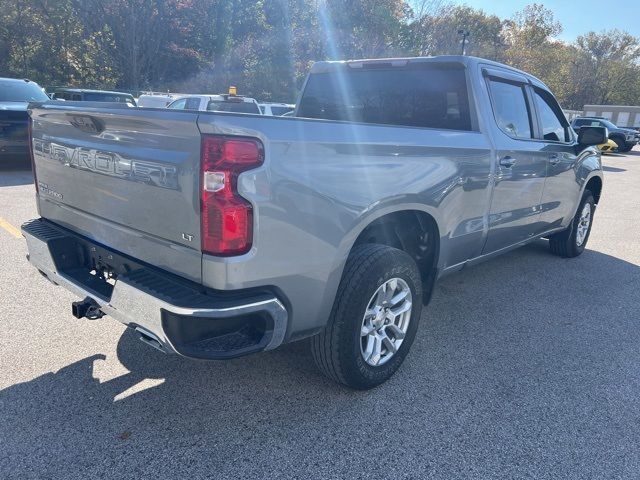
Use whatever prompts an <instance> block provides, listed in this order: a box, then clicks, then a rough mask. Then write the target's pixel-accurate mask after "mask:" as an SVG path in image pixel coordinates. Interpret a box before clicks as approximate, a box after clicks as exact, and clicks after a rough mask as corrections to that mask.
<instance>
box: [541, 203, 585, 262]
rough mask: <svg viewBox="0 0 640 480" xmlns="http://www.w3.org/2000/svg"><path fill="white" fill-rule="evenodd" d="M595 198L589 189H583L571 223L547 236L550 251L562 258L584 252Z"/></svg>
mask: <svg viewBox="0 0 640 480" xmlns="http://www.w3.org/2000/svg"><path fill="white" fill-rule="evenodd" d="M595 208H596V205H595V200H594V198H593V194H592V193H591V192H590V191H589V190H585V192H584V194H583V195H582V200H581V201H580V205H579V206H578V210H577V211H576V214H575V216H574V217H573V220H572V221H571V225H569V227H568V228H567V229H566V230H563V231H562V232H558V233H556V234H554V235H551V236H550V237H549V247H550V248H551V252H552V253H554V254H555V255H558V256H560V257H563V258H573V257H577V256H578V255H580V254H581V253H582V252H584V249H585V247H586V246H587V242H588V241H589V235H590V234H591V226H592V225H593V214H594V213H595Z"/></svg>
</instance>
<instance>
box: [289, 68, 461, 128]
mask: <svg viewBox="0 0 640 480" xmlns="http://www.w3.org/2000/svg"><path fill="white" fill-rule="evenodd" d="M298 116H299V117H307V118H321V119H326V120H344V121H350V122H362V123H374V124H383V125H402V126H408V127H423V128H438V129H450V130H471V129H472V126H471V115H470V112H469V99H468V94H467V83H466V78H465V71H464V69H463V68H461V67H459V66H457V65H456V66H450V65H436V66H434V65H433V64H432V65H425V64H420V63H415V64H409V65H408V66H406V67H392V66H390V65H389V66H387V65H385V64H371V65H370V66H369V67H365V68H352V67H348V66H345V67H344V68H341V69H340V70H336V71H332V72H327V73H315V74H312V75H311V76H310V77H309V80H308V81H307V85H306V87H305V90H304V93H303V96H302V99H301V102H300V107H299V109H298Z"/></svg>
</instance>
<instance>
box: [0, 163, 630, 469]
mask: <svg viewBox="0 0 640 480" xmlns="http://www.w3.org/2000/svg"><path fill="white" fill-rule="evenodd" d="M604 163H605V165H606V172H605V175H606V179H605V187H604V192H603V196H602V201H601V204H600V205H599V207H598V211H597V213H596V216H595V224H594V228H593V231H592V235H591V239H590V242H589V246H588V250H587V251H585V253H584V254H583V255H582V256H581V257H579V258H577V259H571V260H564V259H559V258H556V257H554V256H552V255H550V254H549V252H548V247H547V245H546V242H544V241H540V242H538V243H536V244H534V245H530V246H528V247H525V248H522V249H519V250H517V251H514V252H512V253H509V254H507V255H505V256H503V257H500V258H498V259H495V260H492V261H490V262H486V263H484V264H481V265H478V266H476V267H472V268H469V269H467V270H465V271H463V272H461V273H458V274H455V275H452V276H450V277H448V278H446V279H444V280H443V281H442V282H440V283H439V284H438V286H437V287H436V291H435V294H434V297H433V301H432V303H431V305H430V306H429V307H428V308H426V309H425V310H424V314H423V318H422V320H421V322H422V323H421V327H420V330H419V333H418V336H417V338H416V341H415V343H414V345H413V347H412V351H411V353H410V355H409V356H408V357H407V360H406V361H405V364H404V366H403V367H402V368H401V369H400V371H399V372H398V373H397V374H396V375H395V376H394V377H393V378H392V380H391V381H389V382H388V383H386V384H385V385H383V386H381V387H379V388H377V389H375V390H373V391H369V392H353V391H349V390H345V389H344V388H342V387H340V386H337V385H335V384H333V383H332V382H330V381H329V380H326V379H325V378H324V377H322V376H321V375H320V374H319V373H317V372H316V370H315V368H314V366H313V361H312V359H311V356H310V353H309V351H308V345H307V343H306V342H299V343H296V344H292V345H287V346H285V347H283V348H281V349H279V350H276V351H273V352H270V353H264V354H259V355H255V356H252V357H247V358H243V359H238V360H233V361H229V362H213V363H205V362H195V361H189V360H184V359H179V358H176V357H169V356H165V355H163V354H161V353H159V352H156V351H155V350H153V349H151V348H149V347H148V346H146V345H144V344H142V343H141V342H140V341H138V340H137V339H136V338H135V337H134V336H133V335H132V334H130V333H129V332H127V331H126V330H125V328H124V327H123V326H122V325H120V324H119V323H117V322H116V321H114V320H112V319H110V318H109V317H105V318H104V319H102V320H99V321H86V320H84V321H80V320H76V319H74V318H73V317H72V316H71V314H70V303H71V302H72V301H73V300H75V298H74V297H73V296H72V295H71V294H70V293H68V292H66V291H65V290H63V289H61V288H58V287H55V286H53V285H52V284H50V283H48V282H47V281H45V280H44V279H43V278H41V277H40V275H39V274H38V273H37V272H36V271H35V270H34V269H33V268H31V267H30V266H29V265H28V264H27V262H26V260H25V254H26V247H25V243H24V240H22V239H19V238H16V237H15V236H12V235H11V234H10V233H9V232H8V231H6V230H5V229H0V262H1V264H2V265H1V267H0V302H1V303H0V362H1V363H0V364H1V365H2V372H3V373H2V375H1V376H0V425H1V427H0V428H1V430H0V431H1V435H0V477H1V478H19V479H23V478H55V479H66V478H82V479H86V478H91V479H94V478H138V479H139V478H151V477H155V478H189V479H199V478H212V479H224V478H230V479H231V478H234V479H235V478H259V479H264V478H287V479H290V478H304V479H307V478H365V477H366V478H390V477H394V478H444V479H452V478H536V479H537V478H549V479H557V478H607V479H612V478H638V476H639V475H640V368H639V367H640V361H639V360H640V357H639V351H640V330H639V329H638V321H639V319H640V315H639V310H640V308H639V307H640V208H638V207H639V206H640V190H639V189H638V185H640V152H637V151H636V152H631V153H630V154H628V155H624V156H623V155H618V156H609V157H605V159H604ZM36 215H37V213H36V209H35V203H34V198H33V185H32V184H31V177H30V173H29V172H16V171H12V172H7V171H4V172H0V217H1V218H3V219H4V220H5V221H7V222H9V223H10V224H12V225H15V226H19V225H20V224H21V223H22V222H23V221H25V220H27V219H30V218H33V217H35V216H36Z"/></svg>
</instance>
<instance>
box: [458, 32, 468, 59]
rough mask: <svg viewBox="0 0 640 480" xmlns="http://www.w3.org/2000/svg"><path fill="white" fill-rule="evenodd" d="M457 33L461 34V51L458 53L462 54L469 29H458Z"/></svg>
mask: <svg viewBox="0 0 640 480" xmlns="http://www.w3.org/2000/svg"><path fill="white" fill-rule="evenodd" d="M458 35H462V51H461V52H460V55H464V51H465V47H466V46H467V38H468V37H469V30H463V29H460V30H458Z"/></svg>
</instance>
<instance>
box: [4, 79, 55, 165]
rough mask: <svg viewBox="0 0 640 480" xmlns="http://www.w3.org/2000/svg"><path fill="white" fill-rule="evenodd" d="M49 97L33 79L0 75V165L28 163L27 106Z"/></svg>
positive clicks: (44, 100)
mask: <svg viewBox="0 0 640 480" xmlns="http://www.w3.org/2000/svg"><path fill="white" fill-rule="evenodd" d="M48 99H49V97H47V94H46V93H44V90H43V89H42V88H41V87H40V86H39V85H38V84H37V83H35V82H32V81H31V80H26V79H22V78H0V167H2V166H6V165H25V166H26V165H29V163H30V160H29V134H28V120H29V115H28V114H27V106H28V105H29V102H34V101H37V102H46V101H47V100H48Z"/></svg>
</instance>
